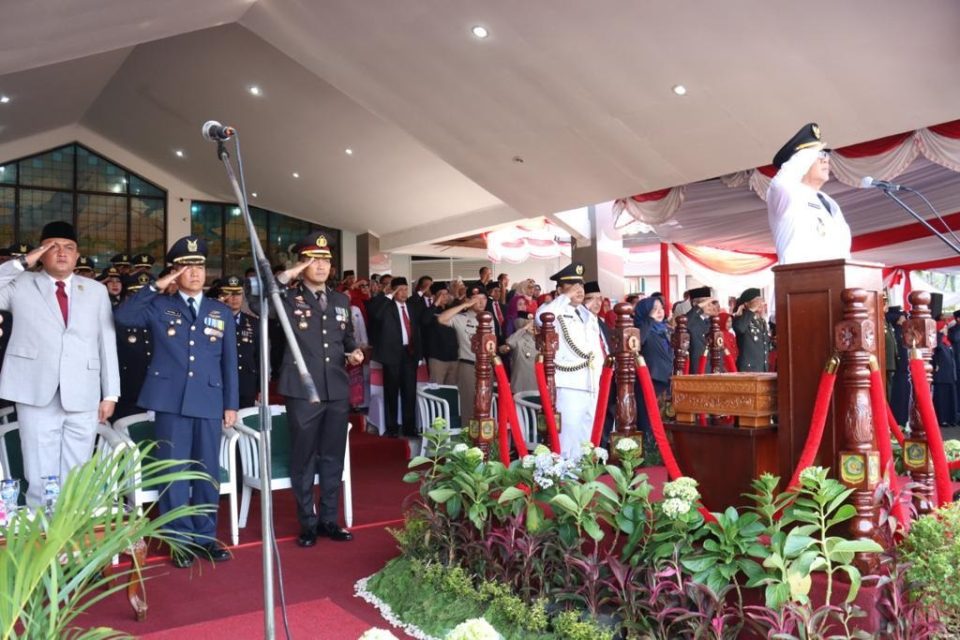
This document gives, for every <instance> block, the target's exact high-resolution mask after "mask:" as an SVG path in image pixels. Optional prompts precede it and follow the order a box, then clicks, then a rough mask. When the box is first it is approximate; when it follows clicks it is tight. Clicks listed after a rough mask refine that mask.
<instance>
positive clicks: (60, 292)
mask: <svg viewBox="0 0 960 640" xmlns="http://www.w3.org/2000/svg"><path fill="white" fill-rule="evenodd" d="M57 304H59V305H60V313H62V314H63V326H67V291H66V289H64V284H63V282H62V281H60V280H57Z"/></svg>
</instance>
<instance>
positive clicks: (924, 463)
mask: <svg viewBox="0 0 960 640" xmlns="http://www.w3.org/2000/svg"><path fill="white" fill-rule="evenodd" d="M909 300H910V306H911V309H910V318H909V319H908V320H907V321H906V322H904V323H903V343H904V346H906V347H907V348H908V349H917V351H918V352H919V357H920V358H921V359H922V360H923V362H924V372H925V374H926V375H925V376H924V377H923V378H921V379H919V380H918V379H915V378H911V382H912V383H913V385H914V402H913V404H912V406H911V407H910V430H911V435H910V437H909V438H907V439H906V440H905V442H904V445H903V446H904V448H903V462H904V465H905V466H906V467H907V469H909V470H910V476H911V477H912V478H913V481H914V482H916V483H917V484H919V485H920V486H919V487H918V489H917V491H916V492H915V494H914V504H915V506H916V507H917V514H918V515H924V514H927V513H930V512H931V511H933V509H934V491H935V490H934V474H933V461H932V460H931V458H930V451H929V450H928V449H927V433H926V431H925V429H924V424H923V418H922V416H921V415H920V407H919V405H918V403H917V402H916V387H917V385H921V384H925V385H927V388H928V389H930V388H931V386H932V385H933V365H932V364H931V363H930V357H931V355H932V354H933V349H934V348H936V346H937V323H936V322H935V321H934V320H933V318H931V317H930V293H929V292H927V291H911V292H910V296H909Z"/></svg>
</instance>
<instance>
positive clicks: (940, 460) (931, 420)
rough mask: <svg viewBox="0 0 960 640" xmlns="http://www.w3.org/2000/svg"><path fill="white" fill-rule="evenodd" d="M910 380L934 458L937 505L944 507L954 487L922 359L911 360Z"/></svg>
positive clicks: (951, 497)
mask: <svg viewBox="0 0 960 640" xmlns="http://www.w3.org/2000/svg"><path fill="white" fill-rule="evenodd" d="M910 379H911V380H913V395H914V398H915V400H916V403H917V408H918V409H919V410H920V421H921V422H922V424H923V428H924V431H926V432H927V455H930V456H932V457H933V476H934V480H935V482H936V486H937V505H938V506H942V505H944V504H946V503H947V502H950V500H952V499H953V485H952V484H950V472H949V471H948V470H947V455H946V453H944V451H943V435H942V434H941V433H940V423H938V422H937V414H936V412H935V411H934V410H933V395H932V394H931V393H930V385H928V384H927V382H926V381H927V372H926V370H925V369H924V362H923V360H922V359H920V358H911V359H910Z"/></svg>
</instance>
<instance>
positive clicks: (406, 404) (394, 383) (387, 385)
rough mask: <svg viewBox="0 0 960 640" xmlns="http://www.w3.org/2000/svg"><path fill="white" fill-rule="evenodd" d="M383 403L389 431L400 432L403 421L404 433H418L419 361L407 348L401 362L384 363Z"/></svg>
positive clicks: (412, 434) (408, 434)
mask: <svg viewBox="0 0 960 640" xmlns="http://www.w3.org/2000/svg"><path fill="white" fill-rule="evenodd" d="M397 398H400V400H401V407H402V411H403V415H402V416H400V415H398V409H397ZM383 403H384V405H385V408H386V412H387V429H386V431H387V433H390V434H398V433H400V422H401V418H402V422H403V434H404V435H407V436H415V435H417V424H416V415H417V361H416V360H415V359H414V357H413V356H412V355H410V354H409V353H407V350H406V349H403V352H402V354H401V356H400V362H399V363H395V364H384V365H383Z"/></svg>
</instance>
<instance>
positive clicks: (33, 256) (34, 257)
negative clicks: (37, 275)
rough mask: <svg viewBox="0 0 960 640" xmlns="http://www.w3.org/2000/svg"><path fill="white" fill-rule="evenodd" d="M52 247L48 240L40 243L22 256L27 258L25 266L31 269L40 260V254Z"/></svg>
mask: <svg viewBox="0 0 960 640" xmlns="http://www.w3.org/2000/svg"><path fill="white" fill-rule="evenodd" d="M52 248H53V243H52V242H48V243H47V244H42V245H40V246H39V247H37V248H36V249H34V250H33V251H31V252H30V253H28V254H27V255H25V256H24V258H26V260H27V268H28V269H33V268H34V267H35V266H36V265H37V263H38V262H39V261H40V256H42V255H43V254H45V253H46V252H47V251H49V250H50V249H52Z"/></svg>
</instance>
